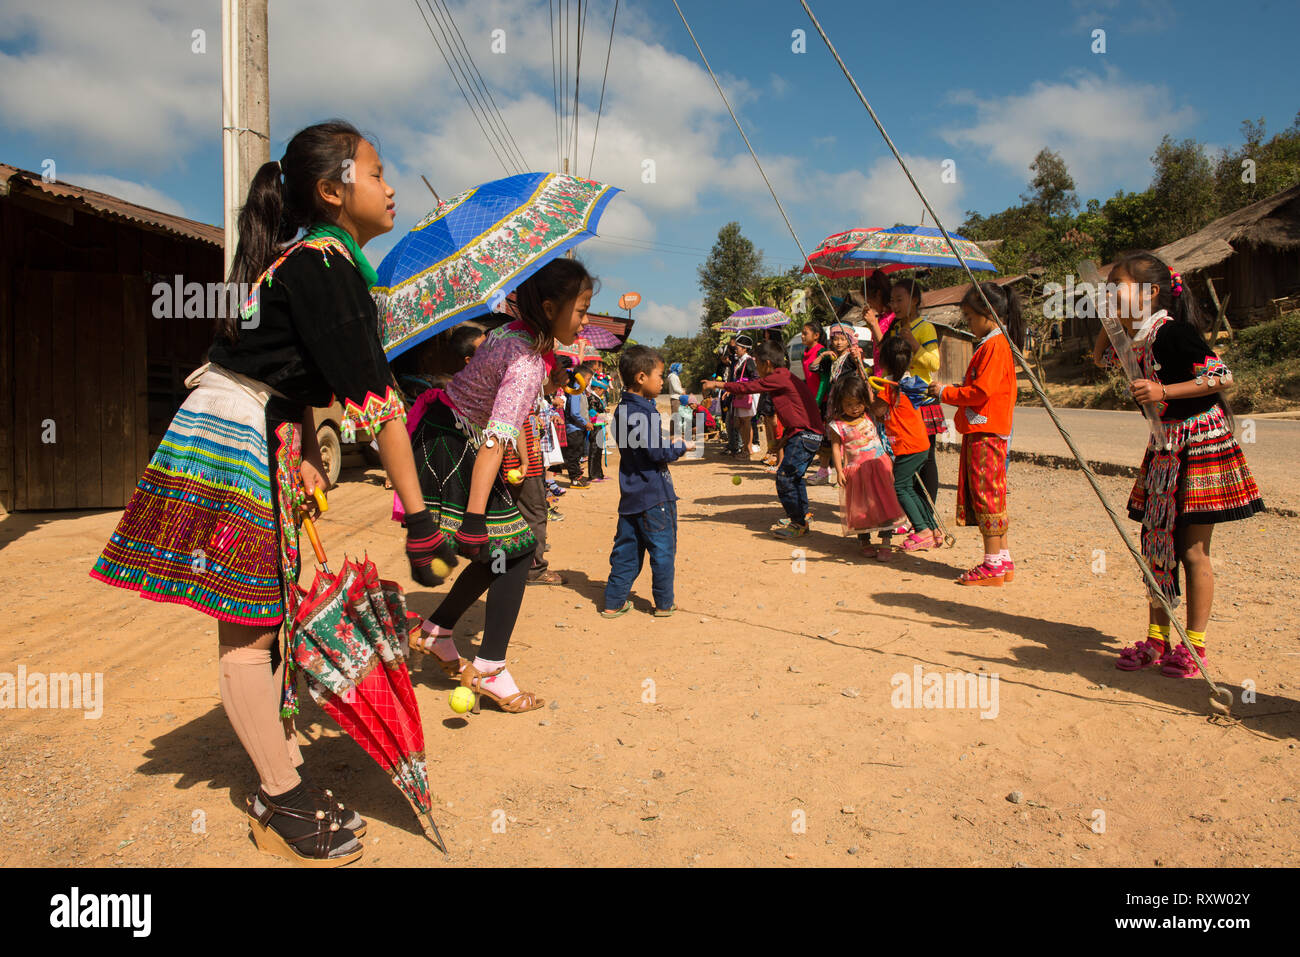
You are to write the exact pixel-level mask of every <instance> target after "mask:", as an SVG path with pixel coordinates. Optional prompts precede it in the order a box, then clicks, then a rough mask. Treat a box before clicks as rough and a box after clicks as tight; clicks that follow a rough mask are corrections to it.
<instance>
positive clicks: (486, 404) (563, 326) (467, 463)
mask: <svg viewBox="0 0 1300 957" xmlns="http://www.w3.org/2000/svg"><path fill="white" fill-rule="evenodd" d="M593 288H594V281H593V280H592V277H591V276H590V275H589V274H588V273H587V270H586V269H584V268H583V267H582V265H581V264H579V263H578V262H576V261H575V260H572V259H556V260H553V261H552V262H550V263H547V264H546V265H545V266H543V267H542V268H541V269H540V270H538V271H537V272H536V273H534V274H533V275H532V276H530V277H529V278H528V279H526V280H525V281H524V282H523V283H522V284H521V285H520V286H519V289H518V291H517V293H516V300H517V308H518V310H519V314H520V315H521V316H522V318H521V319H517V320H515V321H513V322H511V323H509V324H507V325H504V326H501V327H499V328H497V329H494V330H493V331H492V332H491V334H489V335H488V338H487V341H485V342H484V343H483V344H482V345H481V346H479V348H478V351H477V352H475V353H474V358H472V359H471V360H470V362H469V365H467V366H466V367H465V368H464V369H463V370H462V371H460V372H458V373H456V375H455V376H454V377H453V378H452V380H451V382H449V383H448V384H447V386H446V388H445V389H431V390H430V391H429V392H426V393H425V394H424V395H423V396H421V397H420V400H419V402H417V404H416V408H413V409H412V410H411V414H412V418H413V419H414V418H415V416H416V414H417V413H418V414H419V416H420V418H419V421H418V422H415V423H414V424H413V425H412V427H411V441H412V443H413V445H414V448H415V461H416V465H417V468H418V470H419V477H420V488H421V490H422V493H423V496H424V502H425V504H426V505H427V506H428V508H429V510H430V511H431V512H432V513H433V514H434V516H436V519H437V522H438V525H439V527H440V529H441V530H442V532H443V533H444V534H446V535H448V536H452V537H454V539H455V542H456V548H457V549H458V550H459V552H460V554H461V555H463V556H465V557H466V558H469V559H471V562H470V564H469V566H468V567H467V568H465V569H464V571H462V572H461V573H460V574H459V576H458V577H457V578H456V581H455V583H454V584H453V585H452V587H451V591H450V592H449V593H448V594H447V597H446V598H445V599H444V600H443V602H442V604H441V605H439V606H438V609H437V610H436V611H435V612H434V613H433V614H432V615H430V616H429V619H428V620H427V621H426V622H424V623H423V625H422V626H421V630H422V631H423V633H424V634H423V635H417V636H415V637H414V638H413V639H412V644H411V647H412V648H414V649H416V650H418V651H424V652H428V653H431V654H433V655H435V656H436V657H437V658H438V659H439V660H440V661H442V662H444V663H445V665H444V667H445V669H446V670H447V671H448V673H449V674H459V675H460V682H461V685H463V686H464V687H467V688H469V689H470V690H471V691H472V692H474V695H475V697H474V711H475V712H477V711H478V709H479V697H480V696H486V697H487V698H489V699H490V700H492V701H495V702H496V704H497V706H498V707H500V708H501V709H502V710H503V711H506V712H509V713H511V714H518V713H521V712H525V711H532V710H534V709H536V708H540V707H541V706H542V704H543V701H542V699H541V698H539V697H538V696H537V695H535V694H533V693H532V692H530V691H521V690H519V686H518V685H517V684H516V683H515V679H514V678H513V677H511V675H510V672H509V670H508V669H507V668H506V649H507V648H508V647H509V644H510V636H511V634H512V633H513V632H514V627H515V621H516V620H517V619H518V617H519V606H520V604H521V603H522V601H523V596H524V586H525V584H526V583H527V580H528V570H529V567H530V566H531V564H532V561H533V551H534V549H535V548H536V546H537V540H536V538H535V536H534V535H533V532H532V530H531V529H530V528H529V526H528V523H527V522H526V521H525V520H524V518H523V516H522V515H520V513H519V506H518V503H517V498H516V496H517V494H518V492H517V489H516V488H515V486H513V485H511V484H510V483H509V482H508V481H507V480H506V478H505V477H504V476H503V475H502V465H501V463H502V459H503V456H504V455H505V452H506V449H507V447H509V448H511V449H513V450H514V451H515V452H516V453H518V452H519V443H520V435H521V432H522V430H523V429H524V421H525V419H526V418H527V416H528V412H529V410H530V409H531V408H532V406H533V402H534V401H535V400H536V398H537V395H538V393H539V391H540V390H541V388H542V381H543V379H544V378H545V376H546V368H545V361H544V359H543V355H544V354H545V353H548V352H550V351H551V349H552V348H553V346H554V344H555V343H557V342H558V343H560V344H562V345H566V346H567V345H569V344H571V343H572V342H573V340H574V339H576V338H577V336H578V333H579V332H580V331H581V330H582V326H583V325H584V323H585V322H586V318H587V307H588V306H589V305H590V304H591V295H592V291H593ZM570 441H573V439H572V437H570ZM525 455H526V452H525ZM520 457H521V458H523V457H524V455H521V456H520ZM484 592H487V618H486V620H485V622H484V627H483V640H482V642H481V643H480V645H479V650H478V656H477V657H476V658H475V659H474V660H473V661H472V662H466V661H465V660H464V659H462V658H461V657H460V653H459V651H458V650H457V648H456V642H455V640H454V639H453V638H452V630H453V628H454V627H455V625H456V622H457V621H458V620H460V617H461V616H462V615H463V614H464V613H465V612H466V611H467V610H468V609H469V607H470V606H471V605H473V604H474V602H476V601H478V599H479V597H480V596H482V594H483V593H484Z"/></svg>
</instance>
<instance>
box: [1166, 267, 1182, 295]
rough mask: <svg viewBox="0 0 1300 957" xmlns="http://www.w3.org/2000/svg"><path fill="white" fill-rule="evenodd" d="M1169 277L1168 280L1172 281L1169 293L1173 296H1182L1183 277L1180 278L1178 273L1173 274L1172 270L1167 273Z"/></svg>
mask: <svg viewBox="0 0 1300 957" xmlns="http://www.w3.org/2000/svg"><path fill="white" fill-rule="evenodd" d="M1169 276H1170V279H1171V281H1172V288H1171V290H1170V291H1171V292H1172V293H1173V295H1175V296H1179V295H1182V292H1183V277H1182V276H1181V275H1179V274H1178V273H1176V272H1174V271H1173V270H1172V269H1171V270H1170V271H1169Z"/></svg>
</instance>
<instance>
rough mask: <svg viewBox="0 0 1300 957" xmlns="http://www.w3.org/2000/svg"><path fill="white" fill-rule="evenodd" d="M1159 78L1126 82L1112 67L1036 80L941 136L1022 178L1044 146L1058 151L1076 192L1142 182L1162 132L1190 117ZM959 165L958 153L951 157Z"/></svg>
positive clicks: (981, 105)
mask: <svg viewBox="0 0 1300 957" xmlns="http://www.w3.org/2000/svg"><path fill="white" fill-rule="evenodd" d="M1171 100H1172V94H1171V92H1170V90H1169V89H1168V88H1167V87H1165V86H1162V85H1157V84H1151V83H1132V82H1126V81H1125V80H1123V79H1122V78H1121V77H1120V76H1119V74H1118V73H1117V72H1116V71H1113V70H1111V71H1108V72H1107V73H1106V74H1105V75H1102V76H1094V75H1075V76H1073V77H1072V78H1070V79H1068V80H1066V81H1063V82H1060V83H1035V84H1034V85H1033V86H1032V87H1031V88H1030V89H1029V91H1028V92H1026V93H1020V94H1012V95H1010V96H1006V97H1001V98H998V99H993V100H983V101H981V102H980V103H979V104H978V105H977V107H976V115H977V121H976V122H975V123H974V124H973V125H970V126H967V127H961V128H950V129H948V130H946V131H944V133H943V136H944V138H945V139H946V140H947V141H948V142H950V143H952V144H953V145H955V146H965V147H970V148H972V149H974V150H976V151H978V152H979V153H980V154H982V156H987V157H988V158H990V159H992V160H994V161H995V162H997V163H1000V164H1002V165H1004V166H1006V167H1007V168H1008V169H1010V170H1013V171H1015V172H1016V173H1018V174H1021V175H1023V176H1024V178H1025V180H1026V182H1027V181H1028V180H1029V176H1030V173H1029V164H1030V163H1031V162H1032V161H1033V159H1034V156H1035V155H1037V153H1038V151H1039V150H1041V149H1042V148H1043V147H1045V146H1046V147H1048V148H1050V149H1053V150H1056V151H1058V152H1060V153H1061V155H1062V156H1063V157H1064V159H1065V162H1066V165H1068V166H1069V168H1070V173H1071V175H1073V176H1074V179H1075V183H1076V184H1077V185H1078V188H1079V191H1080V192H1081V193H1084V194H1087V193H1088V192H1090V191H1091V190H1093V189H1095V188H1097V187H1098V186H1100V185H1101V184H1103V183H1108V182H1114V181H1115V180H1117V179H1120V180H1133V181H1139V182H1145V178H1146V177H1148V176H1150V172H1151V166H1150V157H1151V154H1152V152H1154V150H1155V148H1156V146H1157V145H1158V144H1159V143H1160V138H1161V137H1162V136H1163V135H1164V134H1165V133H1170V134H1176V133H1178V132H1179V131H1181V130H1184V129H1186V128H1187V127H1188V126H1190V125H1191V124H1192V123H1193V122H1194V120H1195V119H1196V111H1195V110H1194V109H1193V108H1192V107H1190V106H1184V107H1179V108H1174V107H1173V106H1172V105H1171ZM956 159H957V163H958V167H959V168H960V166H961V162H962V157H961V155H960V154H958V156H957V157H956Z"/></svg>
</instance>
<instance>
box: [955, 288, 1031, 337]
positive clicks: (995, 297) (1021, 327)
mask: <svg viewBox="0 0 1300 957" xmlns="http://www.w3.org/2000/svg"><path fill="white" fill-rule="evenodd" d="M981 291H982V292H983V293H984V296H985V297H986V298H987V299H988V301H989V305H990V306H992V307H993V311H994V312H995V313H996V314H997V318H999V319H1001V320H1002V324H1003V325H1004V326H1006V327H1007V335H1008V336H1009V337H1010V339H1011V341H1012V342H1014V343H1015V344H1016V348H1017V349H1023V348H1024V347H1025V319H1024V316H1023V315H1022V313H1021V311H1020V297H1019V296H1018V295H1016V291H1015V290H1014V289H1013V288H1011V287H1010V286H999V285H998V284H997V283H995V282H982V283H980V284H979V288H978V289H977V288H976V287H975V286H974V285H972V286H971V287H970V288H969V289H967V290H966V295H964V296H962V298H961V304H962V305H963V306H965V307H966V308H967V309H969V310H971V311H972V312H976V313H979V314H980V315H981V316H987V315H988V309H987V308H986V307H985V305H984V299H982V298H980V292H981Z"/></svg>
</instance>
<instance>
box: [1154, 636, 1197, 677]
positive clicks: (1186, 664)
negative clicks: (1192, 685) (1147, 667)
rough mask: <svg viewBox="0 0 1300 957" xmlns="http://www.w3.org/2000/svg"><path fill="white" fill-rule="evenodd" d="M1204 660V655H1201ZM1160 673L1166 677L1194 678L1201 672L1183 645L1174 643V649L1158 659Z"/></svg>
mask: <svg viewBox="0 0 1300 957" xmlns="http://www.w3.org/2000/svg"><path fill="white" fill-rule="evenodd" d="M1201 658H1202V660H1204V655H1202V656H1201ZM1160 673H1161V674H1162V675H1164V676H1165V677H1166V678H1195V677H1196V676H1197V675H1199V674H1200V673H1201V669H1200V668H1198V667H1197V666H1196V662H1195V661H1194V660H1193V659H1192V656H1191V653H1190V652H1189V651H1188V650H1187V648H1186V646H1185V645H1182V644H1177V645H1174V650H1173V651H1171V652H1169V654H1167V655H1165V656H1164V658H1162V659H1161V661H1160Z"/></svg>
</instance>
